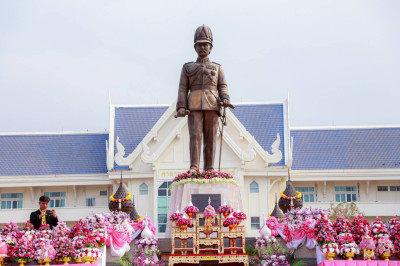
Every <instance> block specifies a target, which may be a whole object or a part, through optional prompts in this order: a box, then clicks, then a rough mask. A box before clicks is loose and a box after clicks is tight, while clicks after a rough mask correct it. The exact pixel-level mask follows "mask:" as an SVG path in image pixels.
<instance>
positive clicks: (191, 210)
mask: <svg viewBox="0 0 400 266" xmlns="http://www.w3.org/2000/svg"><path fill="white" fill-rule="evenodd" d="M183 211H184V212H186V213H198V212H199V208H197V207H196V206H193V204H192V203H191V202H190V204H189V205H188V206H186V207H185V208H184V209H183Z"/></svg>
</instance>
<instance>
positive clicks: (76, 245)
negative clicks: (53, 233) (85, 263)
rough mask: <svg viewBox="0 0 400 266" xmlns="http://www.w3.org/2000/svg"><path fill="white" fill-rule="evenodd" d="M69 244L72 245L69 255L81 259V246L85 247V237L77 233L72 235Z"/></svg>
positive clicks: (82, 254)
mask: <svg viewBox="0 0 400 266" xmlns="http://www.w3.org/2000/svg"><path fill="white" fill-rule="evenodd" d="M71 246H72V249H71V253H70V255H71V257H72V258H74V259H75V260H77V259H82V258H83V256H84V253H83V248H84V247H85V237H84V236H79V235H77V236H74V237H73V238H72V243H71Z"/></svg>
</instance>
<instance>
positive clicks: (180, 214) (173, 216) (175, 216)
mask: <svg viewBox="0 0 400 266" xmlns="http://www.w3.org/2000/svg"><path fill="white" fill-rule="evenodd" d="M182 216H183V213H179V212H174V213H173V214H171V216H170V217H169V220H170V221H176V220H178V219H179V218H182Z"/></svg>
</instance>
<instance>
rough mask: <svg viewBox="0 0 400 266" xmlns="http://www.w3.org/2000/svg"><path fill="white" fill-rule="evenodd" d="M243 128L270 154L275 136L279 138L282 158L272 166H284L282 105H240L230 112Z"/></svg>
mask: <svg viewBox="0 0 400 266" xmlns="http://www.w3.org/2000/svg"><path fill="white" fill-rule="evenodd" d="M232 112H233V114H234V115H235V116H236V117H237V118H238V119H239V121H240V122H241V123H242V124H243V126H244V127H245V128H246V129H247V131H249V132H250V134H251V135H253V136H254V138H255V139H256V141H257V142H258V143H259V144H260V145H261V147H263V149H264V150H266V151H268V152H269V153H271V145H272V143H274V141H275V140H276V134H277V133H279V135H280V137H281V144H280V146H279V149H280V150H281V151H282V154H283V158H282V160H281V161H280V162H278V163H276V164H271V165H272V166H273V165H285V160H284V158H285V149H284V140H285V138H284V120H283V104H240V105H237V106H236V108H235V109H233V110H232Z"/></svg>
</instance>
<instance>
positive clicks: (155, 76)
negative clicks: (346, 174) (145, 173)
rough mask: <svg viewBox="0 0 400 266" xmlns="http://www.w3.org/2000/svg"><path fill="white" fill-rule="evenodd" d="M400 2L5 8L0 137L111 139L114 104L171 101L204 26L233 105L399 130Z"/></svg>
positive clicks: (0, 39) (0, 25) (221, 1)
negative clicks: (105, 135) (282, 106)
mask: <svg viewBox="0 0 400 266" xmlns="http://www.w3.org/2000/svg"><path fill="white" fill-rule="evenodd" d="M399 13H400V1H397V0H375V1H369V0H359V1H356V0H335V1H329V0H308V1H305V0H293V1H289V0H279V1H270V0H262V1H233V0H229V1H225V0H218V1H215V0H213V1H208V0H203V1H188V0H182V1H176V0H168V1H165V0H162V1H161V0H160V1H158V0H154V1H131V0H129V1H128V0H127V1H118V0H116V1H103V0H85V1H81V0H76V1H75V0H68V1H66V0H64V1H61V0H60V1H54V0H51V1H50V0H49V1H37V0H25V1H24V0H21V1H12V0H5V1H1V2H0V90H1V96H0V133H7V132H49V131H50V132H53V131H56V132H59V131H96V132H97V131H105V130H108V129H109V106H110V102H112V103H113V104H121V105H122V104H124V105H125V104H126V105H141V104H172V103H174V102H175V100H176V97H177V90H178V83H179V77H180V71H181V69H182V65H183V64H184V63H185V62H189V61H195V60H196V57H197V55H196V53H195V51H194V48H193V36H194V32H195V30H196V28H197V27H198V26H200V25H202V24H205V25H208V26H210V28H211V29H212V31H213V36H214V47H213V50H212V52H211V55H210V59H211V61H214V62H218V63H220V64H221V65H222V66H223V69H224V72H225V75H226V78H227V82H228V86H229V91H230V97H231V101H232V102H234V103H240V102H282V101H284V100H285V99H287V98H288V95H289V108H290V109H289V110H290V111H289V112H290V113H289V119H290V125H291V126H292V127H309V126H338V127H340V126H364V125H365V126H369V125H400V122H399V114H400V104H399V99H400V49H399V47H400V16H399Z"/></svg>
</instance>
